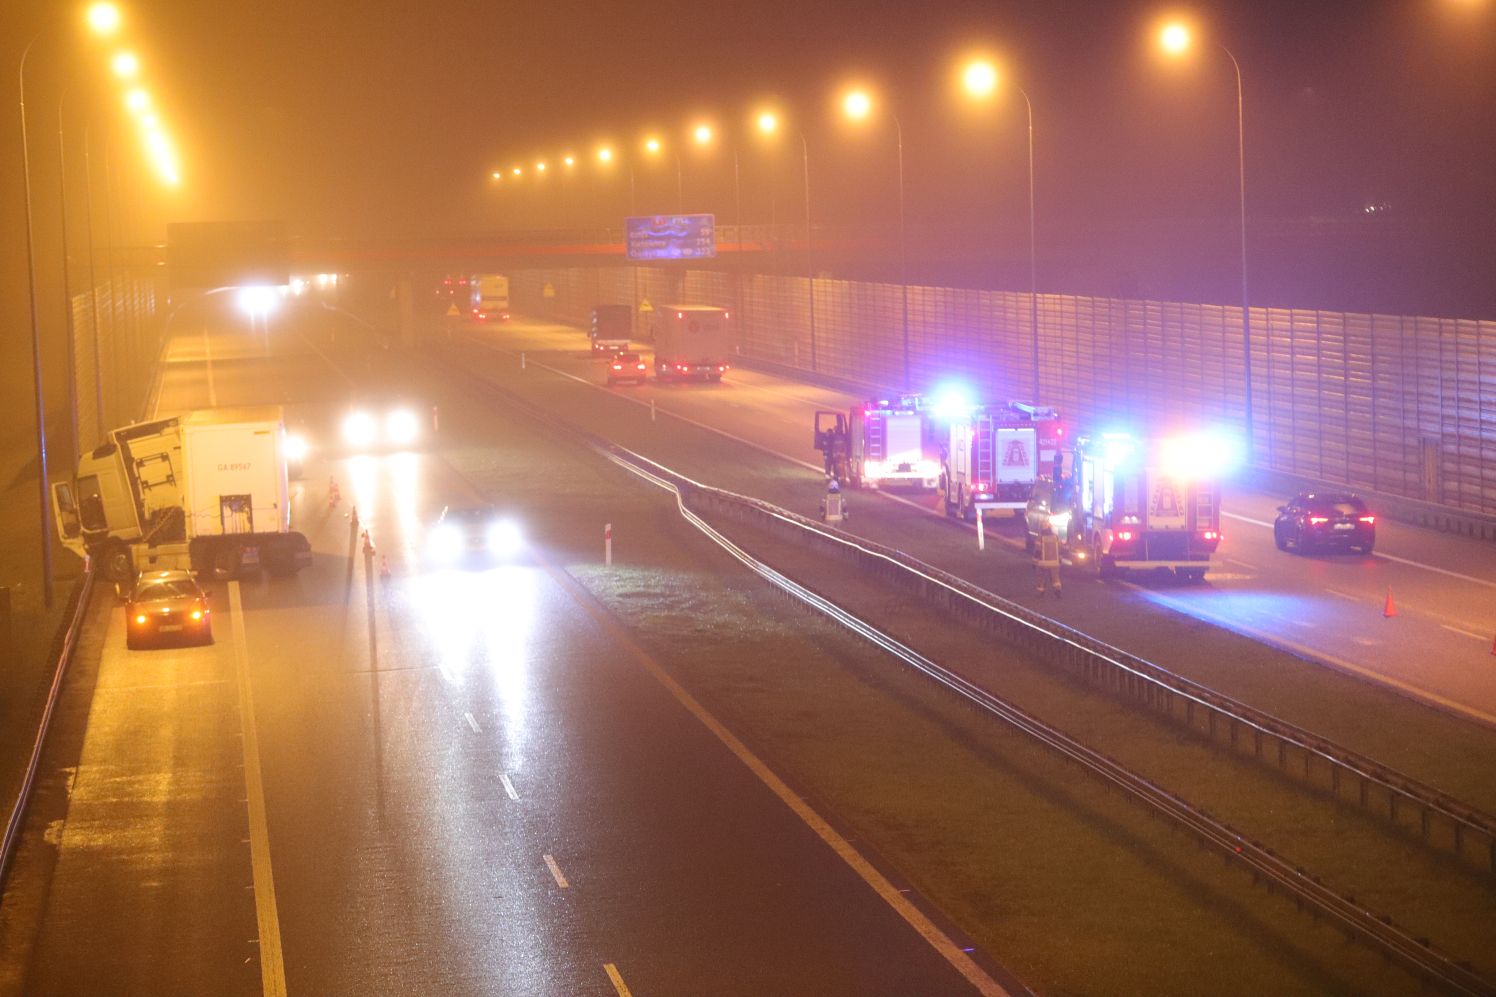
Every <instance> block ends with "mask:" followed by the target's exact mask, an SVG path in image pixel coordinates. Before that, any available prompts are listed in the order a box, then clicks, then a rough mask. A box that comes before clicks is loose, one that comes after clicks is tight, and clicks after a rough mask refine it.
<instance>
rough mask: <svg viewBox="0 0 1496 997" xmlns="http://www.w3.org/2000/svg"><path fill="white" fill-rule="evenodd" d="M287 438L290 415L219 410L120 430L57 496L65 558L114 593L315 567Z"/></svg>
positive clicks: (86, 458)
mask: <svg viewBox="0 0 1496 997" xmlns="http://www.w3.org/2000/svg"><path fill="white" fill-rule="evenodd" d="M286 465H287V457H286V431H285V425H284V422H283V420H282V417H281V411H280V409H279V408H275V407H266V408H253V409H214V410H207V411H199V412H190V413H187V414H185V415H181V416H173V417H171V418H167V419H157V420H154V421H151V422H141V423H136V424H135V425H132V426H125V427H123V428H120V429H115V430H111V431H110V432H109V434H108V435H107V437H106V438H105V440H104V442H103V443H101V444H100V445H99V446H97V447H95V448H94V449H93V450H91V451H89V452H88V453H86V454H83V455H82V456H81V457H80V458H79V459H78V470H77V473H76V474H75V475H74V476H73V478H72V479H71V480H69V481H60V482H56V483H54V484H53V485H52V510H53V513H54V515H55V517H56V520H55V521H56V524H57V532H58V534H59V536H60V538H61V540H62V543H63V545H64V546H66V547H67V548H68V549H69V550H72V551H74V552H75V553H77V554H79V555H80V556H81V555H87V556H89V557H90V558H92V559H93V560H94V562H95V563H96V564H98V565H99V566H100V569H101V570H102V572H103V574H104V576H105V577H106V578H108V579H109V580H110V581H114V582H120V583H128V582H131V581H133V580H134V577H135V573H136V572H137V571H144V570H151V569H161V570H171V569H185V570H190V571H196V572H209V573H211V574H212V576H213V577H216V578H234V577H237V576H238V575H239V574H240V572H241V571H242V570H245V569H248V568H255V567H260V566H263V567H264V568H265V569H266V570H267V571H269V572H270V573H271V574H273V575H290V574H294V573H295V572H296V571H298V570H299V569H300V568H302V567H304V566H306V565H308V564H310V563H311V560H312V548H311V544H310V543H309V542H308V541H307V538H306V537H305V536H304V535H302V534H301V533H298V532H296V531H294V530H292V529H291V503H290V496H289V489H288V486H287V480H286V474H287V467H286Z"/></svg>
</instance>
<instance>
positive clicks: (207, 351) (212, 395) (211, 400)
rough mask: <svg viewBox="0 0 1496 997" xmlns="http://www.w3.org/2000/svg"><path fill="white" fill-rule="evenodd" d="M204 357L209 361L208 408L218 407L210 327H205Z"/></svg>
mask: <svg viewBox="0 0 1496 997" xmlns="http://www.w3.org/2000/svg"><path fill="white" fill-rule="evenodd" d="M203 356H204V357H206V358H207V361H208V407H209V408H217V407H218V387H217V386H216V385H215V384H214V382H213V348H212V347H211V346H209V345H208V327H207V326H203Z"/></svg>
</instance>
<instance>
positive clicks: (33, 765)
mask: <svg viewBox="0 0 1496 997" xmlns="http://www.w3.org/2000/svg"><path fill="white" fill-rule="evenodd" d="M92 594H93V564H92V563H91V562H90V563H86V564H84V566H83V574H82V575H81V576H79V578H78V581H77V582H75V583H74V585H73V592H72V595H71V596H70V597H69V603H70V605H71V606H72V615H71V616H70V617H69V618H68V624H67V627H66V628H65V629H64V630H63V631H62V647H61V649H60V650H59V651H58V655H57V667H56V669H55V670H54V671H53V673H52V686H51V688H50V689H48V690H47V702H46V705H45V707H44V708H43V710H42V718H41V723H39V724H38V725H37V729H36V740H35V741H34V742H32V745H31V756H30V758H28V759H27V761H26V774H25V777H24V778H23V779H22V780H21V789H20V792H19V793H17V794H16V802H15V805H14V806H12V807H11V810H10V816H9V817H8V819H7V820H6V822H5V836H4V837H3V838H0V886H4V884H5V879H6V876H7V875H8V873H9V872H10V860H11V858H12V857H13V855H14V854H15V849H16V845H17V843H18V842H19V841H20V837H21V828H22V826H23V825H24V823H25V820H26V806H27V804H29V803H30V802H31V789H32V786H33V784H34V783H35V782H36V771H37V768H38V767H39V766H40V764H41V759H42V747H43V744H44V743H45V742H46V739H47V729H48V727H50V726H51V723H52V712H53V710H54V709H55V708H56V706H57V697H58V695H59V693H60V692H61V691H62V679H63V675H64V674H65V673H66V672H67V666H68V662H69V661H70V660H72V657H73V648H74V647H75V646H76V645H77V643H78V634H79V632H80V631H81V630H82V627H83V618H84V616H85V615H87V613H88V603H89V597H90V596H91V595H92Z"/></svg>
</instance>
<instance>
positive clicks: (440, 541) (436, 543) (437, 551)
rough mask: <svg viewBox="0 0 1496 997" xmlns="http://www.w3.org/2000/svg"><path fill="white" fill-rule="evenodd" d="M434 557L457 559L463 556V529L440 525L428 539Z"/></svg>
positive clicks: (439, 559)
mask: <svg viewBox="0 0 1496 997" xmlns="http://www.w3.org/2000/svg"><path fill="white" fill-rule="evenodd" d="M426 546H427V547H428V548H429V550H430V552H431V556H432V558H433V559H435V560H437V561H455V560H457V559H458V558H459V557H461V556H462V531H461V530H459V529H458V528H457V527H455V526H438V527H436V528H435V529H433V530H432V531H431V536H429V537H428V538H427V539H426Z"/></svg>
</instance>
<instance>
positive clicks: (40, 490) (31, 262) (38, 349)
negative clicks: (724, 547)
mask: <svg viewBox="0 0 1496 997" xmlns="http://www.w3.org/2000/svg"><path fill="white" fill-rule="evenodd" d="M86 19H87V22H88V26H89V28H90V29H91V30H92V31H93V33H94V34H96V35H112V34H114V32H116V31H118V30H119V25H120V12H119V8H118V7H116V6H115V5H114V4H112V3H96V4H94V5H93V6H92V7H89V8H88V11H87V14H86ZM49 27H50V26H49ZM47 30H48V28H47V27H44V28H42V29H41V30H40V31H38V32H37V33H36V34H34V35H32V36H31V40H30V41H28V42H27V43H26V47H25V48H23V49H22V50H21V61H20V63H19V66H18V67H17V70H16V82H17V92H18V96H19V97H20V111H21V116H20V123H21V180H22V187H23V189H24V192H25V198H26V275H27V284H28V289H29V293H30V302H31V373H32V380H33V385H32V387H33V391H34V395H35V399H36V456H37V496H38V499H39V518H40V526H41V528H40V530H39V531H38V538H37V539H38V541H39V542H40V544H41V555H42V601H43V604H44V605H45V606H46V608H48V609H51V608H52V602H53V599H54V591H53V584H52V497H51V494H50V485H49V482H48V479H47V406H46V395H45V393H44V391H43V382H42V332H41V313H40V310H39V309H38V307H37V297H38V294H37V287H36V225H35V213H34V211H33V208H32V202H31V149H30V144H29V142H28V136H27V130H26V60H27V59H28V58H29V57H30V56H31V49H32V47H33V46H35V45H36V43H37V40H38V39H39V38H41V36H42V35H44V34H46V33H47ZM64 262H65V261H64Z"/></svg>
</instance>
